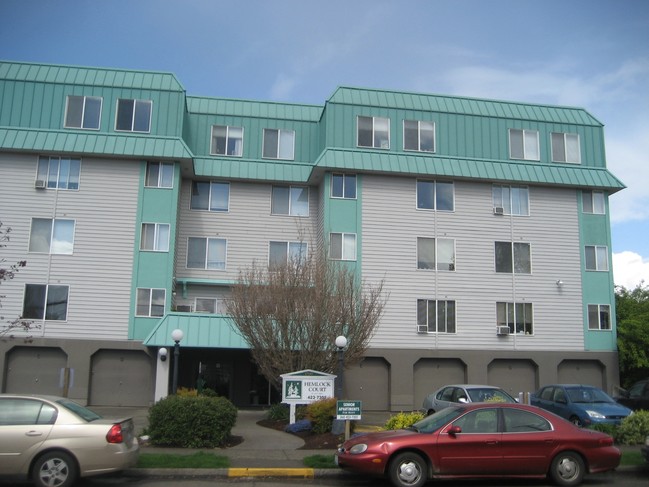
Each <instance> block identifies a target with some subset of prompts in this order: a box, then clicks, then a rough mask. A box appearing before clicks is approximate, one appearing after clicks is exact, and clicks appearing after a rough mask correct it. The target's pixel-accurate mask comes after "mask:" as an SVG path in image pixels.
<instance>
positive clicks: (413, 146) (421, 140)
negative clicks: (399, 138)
mask: <svg viewBox="0 0 649 487" xmlns="http://www.w3.org/2000/svg"><path fill="white" fill-rule="evenodd" d="M403 150H412V151H419V152H435V122H423V121H421V120H404V121H403Z"/></svg>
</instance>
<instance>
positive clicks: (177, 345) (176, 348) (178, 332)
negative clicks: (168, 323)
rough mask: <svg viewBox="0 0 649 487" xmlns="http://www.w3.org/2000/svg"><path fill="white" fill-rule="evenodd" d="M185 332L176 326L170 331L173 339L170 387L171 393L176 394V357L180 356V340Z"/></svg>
mask: <svg viewBox="0 0 649 487" xmlns="http://www.w3.org/2000/svg"><path fill="white" fill-rule="evenodd" d="M184 336H185V334H184V333H183V331H182V330H180V329H178V328H176V329H175V330H174V331H172V332H171V339H172V340H173V341H174V343H175V345H174V377H173V383H172V387H171V393H172V394H176V391H177V390H178V358H179V357H180V340H182V339H183V337H184Z"/></svg>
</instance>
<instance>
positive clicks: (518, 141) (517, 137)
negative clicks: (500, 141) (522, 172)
mask: <svg viewBox="0 0 649 487" xmlns="http://www.w3.org/2000/svg"><path fill="white" fill-rule="evenodd" d="M509 157H510V158H511V159H527V160H530V161H538V160H539V159H540V156H539V132H538V130H516V129H509Z"/></svg>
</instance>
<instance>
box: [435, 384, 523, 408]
mask: <svg viewBox="0 0 649 487" xmlns="http://www.w3.org/2000/svg"><path fill="white" fill-rule="evenodd" d="M459 402H509V403H514V402H518V401H517V400H516V399H514V398H513V397H512V396H510V395H509V394H507V393H506V392H505V391H503V390H502V389H500V388H499V387H494V386H484V385H479V384H450V385H447V386H444V387H442V388H440V389H438V390H437V391H435V392H433V393H432V394H429V395H428V397H426V399H424V404H423V406H422V409H423V410H424V411H425V412H426V414H433V413H434V412H436V411H439V410H440V409H444V408H446V407H449V406H452V405H453V404H457V403H459Z"/></svg>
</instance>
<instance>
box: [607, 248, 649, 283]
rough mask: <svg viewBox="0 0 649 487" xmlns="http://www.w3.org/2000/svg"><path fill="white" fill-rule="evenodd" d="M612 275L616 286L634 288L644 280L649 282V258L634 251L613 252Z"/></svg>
mask: <svg viewBox="0 0 649 487" xmlns="http://www.w3.org/2000/svg"><path fill="white" fill-rule="evenodd" d="M613 275H614V279H615V284H616V285H617V286H624V287H625V288H627V289H634V288H635V287H636V286H638V284H640V283H641V282H642V281H644V283H645V284H649V259H647V258H645V257H642V256H641V255H639V254H636V253H635V252H630V251H624V252H620V253H619V254H613Z"/></svg>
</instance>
